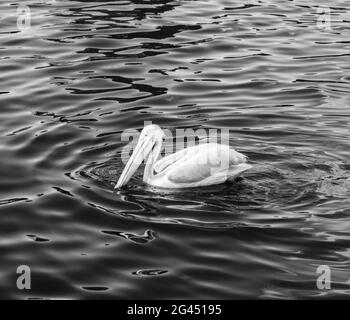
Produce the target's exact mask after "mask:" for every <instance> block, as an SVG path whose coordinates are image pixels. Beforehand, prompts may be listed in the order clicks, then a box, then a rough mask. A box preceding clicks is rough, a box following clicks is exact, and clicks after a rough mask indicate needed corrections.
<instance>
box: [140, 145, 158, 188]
mask: <svg viewBox="0 0 350 320" xmlns="http://www.w3.org/2000/svg"><path fill="white" fill-rule="evenodd" d="M161 149H162V142H161V141H158V140H157V141H156V143H155V145H154V147H153V149H152V151H151V152H150V153H149V155H148V158H147V159H146V166H145V171H144V173H143V181H144V182H146V183H148V182H149V181H150V180H151V179H152V178H153V177H154V164H155V162H156V161H157V159H158V157H159V155H160V151H161Z"/></svg>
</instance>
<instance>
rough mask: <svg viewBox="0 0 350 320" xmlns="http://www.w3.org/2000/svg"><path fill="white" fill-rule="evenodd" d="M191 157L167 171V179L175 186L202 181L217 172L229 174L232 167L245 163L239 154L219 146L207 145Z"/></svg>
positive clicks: (226, 147) (180, 161) (178, 162)
mask: <svg viewBox="0 0 350 320" xmlns="http://www.w3.org/2000/svg"><path fill="white" fill-rule="evenodd" d="M191 155H192V157H186V158H183V159H179V160H178V161H177V162H176V163H175V164H174V165H173V166H171V167H170V166H169V167H168V168H167V169H165V170H167V171H168V172H167V178H168V180H169V181H171V182H172V183H175V184H189V183H190V184H191V183H198V182H200V181H203V180H205V179H207V178H209V177H211V176H217V174H218V173H219V172H224V173H225V172H227V173H228V172H229V171H230V168H231V167H232V166H233V165H239V164H243V163H245V162H246V158H245V156H244V155H242V154H241V153H238V152H236V151H235V150H233V149H230V148H229V147H228V146H225V145H219V144H214V143H213V144H207V146H206V147H205V148H204V147H203V148H201V149H200V150H199V151H198V150H197V152H194V153H192V154H191Z"/></svg>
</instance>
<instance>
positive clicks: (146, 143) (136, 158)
mask: <svg viewBox="0 0 350 320" xmlns="http://www.w3.org/2000/svg"><path fill="white" fill-rule="evenodd" d="M152 148H153V142H152V139H151V138H146V139H142V140H139V141H138V143H137V145H136V147H135V149H134V152H133V153H132V155H131V157H130V159H129V161H128V163H127V164H126V166H125V168H124V170H123V172H122V174H121V175H120V177H119V180H118V182H117V184H116V185H115V187H114V189H117V188H120V187H122V186H123V185H125V184H127V183H128V182H129V180H130V178H131V177H132V175H133V174H134V173H135V172H136V170H137V168H138V167H139V166H140V165H141V163H142V161H143V160H144V159H145V158H146V157H147V155H148V154H149V153H150V151H151V150H152Z"/></svg>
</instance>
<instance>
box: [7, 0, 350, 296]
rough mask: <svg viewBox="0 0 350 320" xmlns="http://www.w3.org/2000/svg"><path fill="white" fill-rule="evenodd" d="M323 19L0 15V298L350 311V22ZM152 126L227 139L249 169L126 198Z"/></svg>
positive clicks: (254, 11) (164, 5)
mask: <svg viewBox="0 0 350 320" xmlns="http://www.w3.org/2000/svg"><path fill="white" fill-rule="evenodd" d="M20 3H21V4H22V6H23V5H27V6H28V8H29V9H30V13H31V20H30V22H31V27H30V28H26V29H23V28H18V26H17V22H18V21H17V19H18V14H17V13H16V12H17V10H18V7H19V4H20ZM320 4H322V2H319V1H316V0H311V1H307V2H305V1H301V0H296V1H283V2H282V1H272V0H266V1H265V0H261V1H257V0H256V1H254V0H252V1H248V2H243V1H228V0H226V1H224V0H218V1H215V0H207V1H194V0H179V1H168V0H149V1H147V0H122V1H117V0H113V1H100V0H99V1H88V0H85V1H82V0H81V1H67V0H62V1H61V0H56V1H54V0H52V1H41V0H37V1H33V0H30V1H8V0H2V1H1V3H0V74H1V77H0V159H1V160H0V161H1V166H0V281H1V283H0V298H11V299H29V298H31V299H33V298H45V299H46V298H48V299H60V298H64V299H67V298H68V299H87V298H97V299H99V298H113V299H139V298H154V299H164V298H169V299H175V298H183V299H190V298H198V299H201V298H203V299H215V298H222V299H233V298H262V299H264V298H315V297H316V298H324V297H325V298H332V297H338V298H339V297H346V296H347V295H349V293H350V283H349V279H350V200H349V198H350V161H349V157H350V139H349V135H350V109H349V106H350V63H349V61H350V60H349V57H350V41H349V39H350V8H349V2H348V1H346V0H335V1H332V2H327V3H326V2H324V4H328V5H331V8H330V11H331V27H330V28H328V29H327V28H324V27H325V25H324V24H322V25H321V26H320V22H319V20H320V13H319V12H318V7H317V6H318V5H320ZM20 13H21V11H20ZM21 21H22V20H21V19H19V22H18V23H19V26H20V27H21V26H23V24H21V23H22V22H23V21H22V22H21ZM26 21H28V20H26ZM318 22H319V23H318ZM144 121H152V122H153V123H157V124H158V125H160V126H161V127H162V128H164V129H170V130H175V129H176V128H192V129H200V128H201V129H210V128H216V129H229V130H230V145H231V146H232V147H234V148H235V149H236V150H237V151H239V152H242V153H244V154H246V155H247V156H248V157H249V163H251V164H252V165H253V166H254V167H253V169H251V170H249V171H247V172H245V173H244V174H243V175H242V178H241V179H238V180H237V181H236V182H235V183H233V184H223V185H220V186H215V187H207V188H198V189H193V190H184V191H176V192H172V191H155V190H152V189H150V188H149V187H147V186H145V185H144V184H143V183H142V170H141V169H140V170H139V171H138V172H137V174H136V176H135V178H134V179H133V180H131V182H130V184H129V187H127V188H125V189H123V190H121V191H117V192H116V191H114V190H113V186H114V184H115V182H116V180H117V179H118V177H119V175H120V173H121V172H122V170H123V167H124V164H123V163H122V162H121V159H120V154H121V150H122V148H123V147H124V146H125V144H126V142H124V141H122V140H121V134H122V132H123V131H124V130H126V129H129V128H134V129H137V130H141V129H142V128H143V125H144ZM19 265H28V266H29V267H30V268H31V272H32V276H31V280H32V288H31V290H18V289H17V288H16V279H17V276H18V275H17V274H16V269H17V267H18V266H19ZM320 265H326V266H328V267H329V268H330V270H331V281H332V283H331V289H330V290H319V289H318V288H317V286H316V280H317V277H318V276H319V274H317V273H316V270H317V268H318V266H320Z"/></svg>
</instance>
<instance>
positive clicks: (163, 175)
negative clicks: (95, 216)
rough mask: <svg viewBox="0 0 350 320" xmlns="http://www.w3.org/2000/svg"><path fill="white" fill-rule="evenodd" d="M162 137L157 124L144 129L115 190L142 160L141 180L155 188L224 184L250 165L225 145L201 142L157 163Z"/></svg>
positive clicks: (128, 178) (242, 156)
mask: <svg viewBox="0 0 350 320" xmlns="http://www.w3.org/2000/svg"><path fill="white" fill-rule="evenodd" d="M163 138H165V134H164V132H163V131H162V129H161V128H160V127H159V126H157V125H154V124H152V125H148V126H146V127H145V128H144V129H143V130H142V132H141V134H140V137H139V140H138V142H137V145H136V147H135V149H134V151H133V153H132V155H131V157H130V159H129V161H128V162H127V164H126V166H125V168H124V170H123V172H122V174H121V176H120V177H119V180H118V182H117V184H116V186H115V188H120V187H122V186H123V185H125V184H127V183H128V182H129V180H130V178H131V176H132V175H133V174H134V173H135V172H136V170H137V168H138V167H139V166H140V164H141V163H142V161H143V160H145V164H146V165H145V171H144V175H143V181H144V182H146V183H148V184H150V185H152V186H155V187H158V188H189V187H200V186H209V185H215V184H220V183H223V182H225V181H226V180H227V179H228V178H232V177H235V176H237V175H239V174H240V173H242V172H243V171H245V170H248V169H250V168H251V167H252V166H251V165H249V164H247V163H246V161H247V160H246V156H245V155H243V154H241V153H239V152H236V151H235V150H234V149H232V148H230V147H229V146H227V145H223V144H217V143H202V144H199V145H196V146H192V147H189V148H186V149H183V150H181V151H178V152H176V153H173V154H170V155H168V156H166V157H163V158H162V159H160V160H158V161H157V159H158V157H159V155H160V152H161V148H162V142H163Z"/></svg>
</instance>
